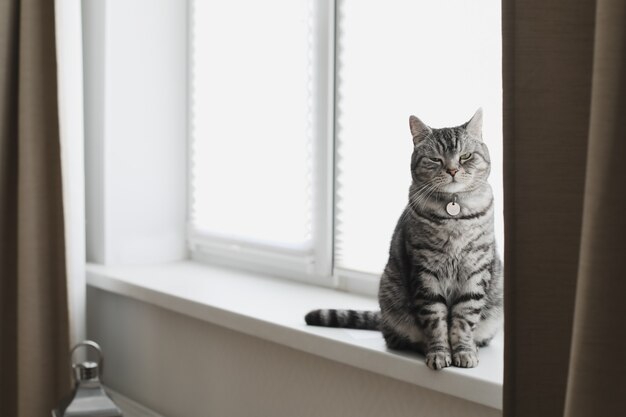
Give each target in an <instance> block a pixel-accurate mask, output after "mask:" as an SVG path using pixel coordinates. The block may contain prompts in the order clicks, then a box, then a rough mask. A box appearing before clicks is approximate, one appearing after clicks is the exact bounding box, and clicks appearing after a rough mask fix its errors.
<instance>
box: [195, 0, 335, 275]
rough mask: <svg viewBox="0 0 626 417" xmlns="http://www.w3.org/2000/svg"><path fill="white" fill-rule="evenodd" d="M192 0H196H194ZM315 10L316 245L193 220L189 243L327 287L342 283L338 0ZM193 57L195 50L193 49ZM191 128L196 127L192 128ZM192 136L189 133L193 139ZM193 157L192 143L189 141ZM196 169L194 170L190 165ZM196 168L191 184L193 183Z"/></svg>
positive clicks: (224, 260)
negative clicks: (250, 235)
mask: <svg viewBox="0 0 626 417" xmlns="http://www.w3.org/2000/svg"><path fill="white" fill-rule="evenodd" d="M192 4H193V1H192ZM313 7H316V8H317V10H315V13H316V15H317V16H319V17H320V18H318V19H315V27H314V32H315V33H314V37H315V40H316V41H315V55H316V56H315V65H316V68H315V71H313V76H314V80H313V84H314V88H313V90H314V91H316V92H317V96H316V99H315V101H314V103H315V106H316V109H315V110H316V111H315V112H314V114H315V117H316V120H315V121H314V123H313V134H312V135H313V172H314V179H313V192H314V198H313V201H314V203H315V207H314V212H313V213H312V214H313V239H314V241H313V250H312V251H311V252H309V253H304V254H303V253H302V252H295V251H289V250H285V249H279V248H275V247H266V246H262V245H254V244H251V243H244V242H240V241H235V240H233V241H230V240H227V239H223V238H217V237H213V236H209V235H206V234H201V233H198V232H197V231H195V230H194V229H193V227H192V226H191V225H190V224H188V227H187V229H188V243H189V248H190V251H191V257H192V259H195V260H199V261H204V262H211V263H219V264H226V265H229V266H236V267H239V268H244V269H254V270H256V271H260V272H265V273H272V274H277V275H280V276H283V277H287V278H292V279H297V280H302V281H306V282H311V283H315V284H318V285H323V286H331V287H334V286H337V279H336V277H335V274H334V271H333V243H334V188H335V178H334V165H335V157H334V154H335V145H334V143H335V140H334V136H335V134H334V133H335V126H334V123H335V30H336V28H335V7H336V2H335V0H320V1H315V2H313ZM189 22H190V25H189V26H190V28H189V46H190V50H192V48H193V44H194V37H193V33H194V28H193V27H192V25H193V23H192V22H193V6H192V7H191V8H190V15H189ZM189 60H190V61H191V60H192V54H189ZM193 67H194V65H193V62H190V65H189V72H190V73H189V76H188V79H189V81H190V85H189V99H190V103H189V109H190V112H189V119H188V123H189V124H190V125H191V123H192V121H193V114H192V111H191V109H192V104H191V101H192V99H193V98H192V94H193V86H192V85H191V84H192V82H193ZM188 131H189V132H191V131H192V129H188ZM192 140H193V138H192V137H191V135H190V137H189V141H190V143H191V141H192ZM188 149H189V155H188V158H189V160H191V157H192V155H191V153H192V147H191V146H188ZM190 171H191V170H190ZM191 181H192V178H191V172H190V173H189V183H190V184H191ZM188 196H189V201H188V207H193V193H192V192H188Z"/></svg>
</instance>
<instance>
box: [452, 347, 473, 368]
mask: <svg viewBox="0 0 626 417" xmlns="http://www.w3.org/2000/svg"><path fill="white" fill-rule="evenodd" d="M452 363H453V364H454V366H457V367H459V368H473V367H475V366H476V365H478V354H477V353H476V352H474V351H471V350H462V351H460V352H456V353H454V354H453V355H452Z"/></svg>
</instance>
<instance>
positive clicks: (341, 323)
mask: <svg viewBox="0 0 626 417" xmlns="http://www.w3.org/2000/svg"><path fill="white" fill-rule="evenodd" d="M304 320H305V321H306V324H309V325H311V326H325V327H345V328H348V329H361V330H380V312H379V311H359V310H313V311H311V312H309V313H308V314H307V315H306V316H305V317H304Z"/></svg>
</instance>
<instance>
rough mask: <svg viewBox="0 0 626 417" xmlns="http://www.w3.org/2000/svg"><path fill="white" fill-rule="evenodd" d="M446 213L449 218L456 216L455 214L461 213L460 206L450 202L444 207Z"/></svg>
mask: <svg viewBox="0 0 626 417" xmlns="http://www.w3.org/2000/svg"><path fill="white" fill-rule="evenodd" d="M446 211H447V212H448V214H449V215H450V216H456V215H457V214H459V213H460V212H461V206H460V205H459V204H457V203H455V202H454V201H452V202H450V203H448V205H447V206H446Z"/></svg>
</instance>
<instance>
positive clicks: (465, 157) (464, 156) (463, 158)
mask: <svg viewBox="0 0 626 417" xmlns="http://www.w3.org/2000/svg"><path fill="white" fill-rule="evenodd" d="M471 157H472V154H471V153H464V154H463V155H461V161H467V160H468V159H470V158H471Z"/></svg>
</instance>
